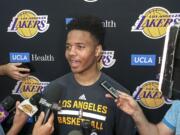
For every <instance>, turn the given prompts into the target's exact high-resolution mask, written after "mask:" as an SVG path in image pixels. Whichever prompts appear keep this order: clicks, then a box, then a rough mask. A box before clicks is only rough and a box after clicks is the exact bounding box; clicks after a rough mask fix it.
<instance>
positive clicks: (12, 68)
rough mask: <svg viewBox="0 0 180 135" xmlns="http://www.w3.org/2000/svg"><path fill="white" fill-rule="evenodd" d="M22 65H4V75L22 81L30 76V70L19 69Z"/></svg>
mask: <svg viewBox="0 0 180 135" xmlns="http://www.w3.org/2000/svg"><path fill="white" fill-rule="evenodd" d="M21 64H22V63H8V64H6V65H4V74H5V75H7V76H9V77H11V78H13V79H15V80H22V79H23V78H25V77H27V76H28V75H29V72H30V69H28V68H21V67H18V66H20V65H21ZM21 72H25V73H21ZM26 72H27V73H26Z"/></svg>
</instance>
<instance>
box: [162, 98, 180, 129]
mask: <svg viewBox="0 0 180 135" xmlns="http://www.w3.org/2000/svg"><path fill="white" fill-rule="evenodd" d="M179 113H180V101H173V104H172V106H171V107H170V109H169V110H168V111H167V113H166V115H165V116H164V118H163V120H162V122H163V123H164V124H165V125H166V126H167V127H169V128H170V129H172V130H173V131H175V130H176V128H177V121H178V118H179V117H178V115H179Z"/></svg>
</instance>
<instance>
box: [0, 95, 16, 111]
mask: <svg viewBox="0 0 180 135" xmlns="http://www.w3.org/2000/svg"><path fill="white" fill-rule="evenodd" d="M15 103H16V101H15V100H14V99H13V98H12V97H11V96H8V97H6V98H5V99H4V100H3V101H2V102H1V103H0V104H1V106H2V107H3V108H4V109H5V110H6V111H9V110H11V109H12V108H13V107H14V106H15Z"/></svg>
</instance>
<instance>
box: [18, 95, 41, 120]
mask: <svg viewBox="0 0 180 135" xmlns="http://www.w3.org/2000/svg"><path fill="white" fill-rule="evenodd" d="M40 99H41V94H40V93H37V94H35V95H33V96H32V97H31V98H30V99H26V100H24V101H23V102H21V103H20V104H19V106H18V108H19V109H20V110H22V111H23V112H24V113H26V114H27V115H28V116H30V117H32V116H33V115H34V114H35V113H36V112H37V111H38V108H37V105H38V104H39V100H40Z"/></svg>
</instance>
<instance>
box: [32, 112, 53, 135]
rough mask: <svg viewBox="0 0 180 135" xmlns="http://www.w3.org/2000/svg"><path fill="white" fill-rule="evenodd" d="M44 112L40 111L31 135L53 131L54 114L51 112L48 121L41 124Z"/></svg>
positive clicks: (48, 133)
mask: <svg viewBox="0 0 180 135" xmlns="http://www.w3.org/2000/svg"><path fill="white" fill-rule="evenodd" d="M44 115H45V114H44V112H41V114H40V116H39V118H38V120H37V122H36V123H35V125H34V128H33V134H32V135H51V134H52V133H53V131H54V114H53V113H52V114H51V115H50V117H49V119H48V121H47V122H46V123H45V124H44V125H43V124H42V123H43V119H44Z"/></svg>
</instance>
